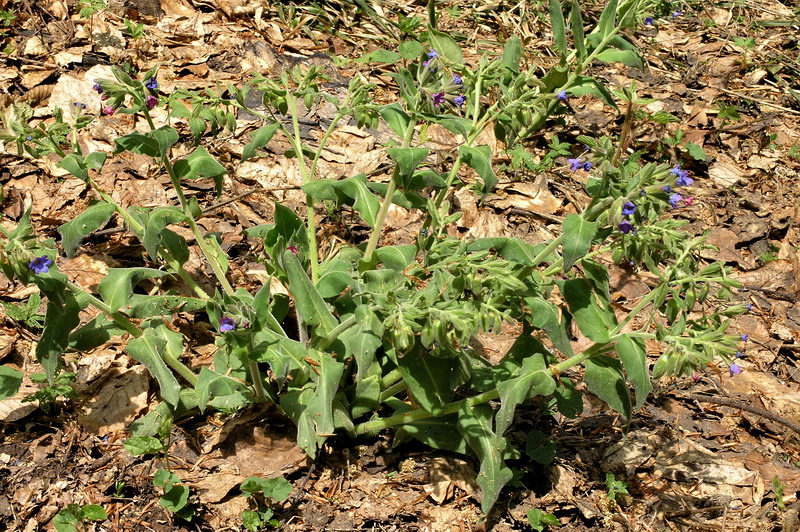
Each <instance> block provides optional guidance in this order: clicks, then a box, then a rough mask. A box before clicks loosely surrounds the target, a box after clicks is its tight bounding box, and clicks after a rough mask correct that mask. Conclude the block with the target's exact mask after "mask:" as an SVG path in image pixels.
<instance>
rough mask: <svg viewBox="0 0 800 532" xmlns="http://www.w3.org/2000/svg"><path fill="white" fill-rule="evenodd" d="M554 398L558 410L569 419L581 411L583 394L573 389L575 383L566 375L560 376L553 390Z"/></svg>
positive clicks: (578, 414)
mask: <svg viewBox="0 0 800 532" xmlns="http://www.w3.org/2000/svg"><path fill="white" fill-rule="evenodd" d="M553 397H555V398H556V403H557V404H558V411H559V412H561V413H562V414H563V415H565V416H566V417H568V418H570V419H575V418H576V417H578V416H580V415H581V414H582V413H583V394H582V393H581V392H580V391H579V390H576V389H575V383H574V382H572V381H571V380H570V379H568V378H566V377H563V376H562V377H561V378H560V379H559V382H558V384H557V385H556V389H555V390H554V391H553Z"/></svg>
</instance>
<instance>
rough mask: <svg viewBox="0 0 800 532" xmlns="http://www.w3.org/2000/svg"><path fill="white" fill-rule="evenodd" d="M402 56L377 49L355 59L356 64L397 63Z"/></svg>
mask: <svg viewBox="0 0 800 532" xmlns="http://www.w3.org/2000/svg"><path fill="white" fill-rule="evenodd" d="M401 57H402V56H401V55H400V54H398V53H397V52H393V51H391V50H386V49H384V48H378V49H377V50H373V51H371V52H370V53H368V54H365V55H362V56H361V57H359V58H358V59H356V63H389V64H392V63H397V62H398V61H400V58H401Z"/></svg>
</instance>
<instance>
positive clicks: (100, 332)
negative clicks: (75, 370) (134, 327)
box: [68, 314, 127, 352]
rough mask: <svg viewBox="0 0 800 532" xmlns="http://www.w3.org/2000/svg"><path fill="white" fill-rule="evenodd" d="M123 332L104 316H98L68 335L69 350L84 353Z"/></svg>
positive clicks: (123, 331)
mask: <svg viewBox="0 0 800 532" xmlns="http://www.w3.org/2000/svg"><path fill="white" fill-rule="evenodd" d="M125 332H127V331H125V330H124V329H122V328H121V327H120V326H119V325H117V324H116V323H114V322H113V321H111V319H110V318H109V317H108V316H106V315H105V314H98V315H97V316H95V317H94V318H93V319H91V320H89V321H88V322H86V323H85V324H84V325H82V326H81V327H79V328H77V329H75V330H74V331H73V332H72V333H71V334H70V335H69V346H68V347H69V349H70V350H72V351H81V352H86V351H90V350H91V349H94V348H95V347H99V346H101V345H103V344H104V343H106V342H107V341H109V340H110V339H111V337H112V336H119V335H122V334H124V333H125Z"/></svg>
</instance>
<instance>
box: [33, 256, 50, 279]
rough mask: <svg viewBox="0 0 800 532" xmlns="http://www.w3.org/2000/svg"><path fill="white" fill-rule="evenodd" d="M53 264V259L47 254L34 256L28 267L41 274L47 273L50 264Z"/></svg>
mask: <svg viewBox="0 0 800 532" xmlns="http://www.w3.org/2000/svg"><path fill="white" fill-rule="evenodd" d="M52 265H53V261H52V260H50V259H49V258H48V257H47V255H42V256H41V257H36V258H35V259H33V260H32V261H31V263H30V264H28V268H30V269H31V270H33V273H35V274H37V275H38V274H42V273H47V272H48V270H49V269H50V266H52Z"/></svg>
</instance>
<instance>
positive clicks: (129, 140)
mask: <svg viewBox="0 0 800 532" xmlns="http://www.w3.org/2000/svg"><path fill="white" fill-rule="evenodd" d="M114 143H115V144H116V145H117V147H116V148H115V149H114V155H117V154H119V153H121V152H123V151H125V150H128V151H130V152H133V153H136V154H139V155H149V156H150V157H154V158H155V157H160V156H161V153H160V151H159V146H158V141H157V140H156V139H154V138H152V137H151V136H149V135H145V134H143V133H130V134H128V135H125V136H124V137H119V138H117V139H116V140H115V141H114Z"/></svg>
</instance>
